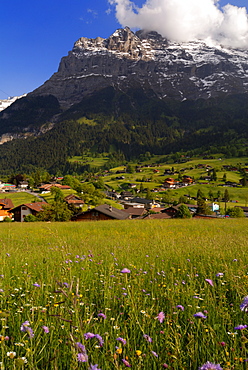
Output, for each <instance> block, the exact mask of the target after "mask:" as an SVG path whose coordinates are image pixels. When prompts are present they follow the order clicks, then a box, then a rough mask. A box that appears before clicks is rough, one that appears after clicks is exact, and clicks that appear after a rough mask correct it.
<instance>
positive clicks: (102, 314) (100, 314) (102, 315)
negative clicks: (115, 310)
mask: <svg viewBox="0 0 248 370" xmlns="http://www.w3.org/2000/svg"><path fill="white" fill-rule="evenodd" d="M97 316H98V317H102V318H103V319H104V320H105V319H106V318H107V316H106V315H105V314H104V313H102V312H100V313H99V314H98V315H97Z"/></svg>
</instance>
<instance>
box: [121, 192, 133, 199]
mask: <svg viewBox="0 0 248 370" xmlns="http://www.w3.org/2000/svg"><path fill="white" fill-rule="evenodd" d="M132 197H133V194H132V193H131V192H130V191H122V192H121V199H124V200H128V199H130V198H132Z"/></svg>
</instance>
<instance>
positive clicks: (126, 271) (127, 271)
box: [121, 267, 131, 274]
mask: <svg viewBox="0 0 248 370" xmlns="http://www.w3.org/2000/svg"><path fill="white" fill-rule="evenodd" d="M130 272H131V270H129V269H127V268H126V267H125V268H124V269H122V270H121V273H122V274H130Z"/></svg>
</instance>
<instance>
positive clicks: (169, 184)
mask: <svg viewBox="0 0 248 370" xmlns="http://www.w3.org/2000/svg"><path fill="white" fill-rule="evenodd" d="M177 184H178V181H176V180H175V179H173V178H172V177H168V178H167V179H165V180H164V183H163V186H164V187H165V188H166V189H174V188H175V187H176V185H177Z"/></svg>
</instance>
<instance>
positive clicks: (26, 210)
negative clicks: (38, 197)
mask: <svg viewBox="0 0 248 370" xmlns="http://www.w3.org/2000/svg"><path fill="white" fill-rule="evenodd" d="M46 205H47V203H46V202H34V203H25V204H21V205H19V206H17V207H15V208H13V209H12V213H14V221H19V222H23V221H24V218H25V216H28V215H34V216H36V215H37V213H39V212H40V211H42V210H43V207H44V206H46Z"/></svg>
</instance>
